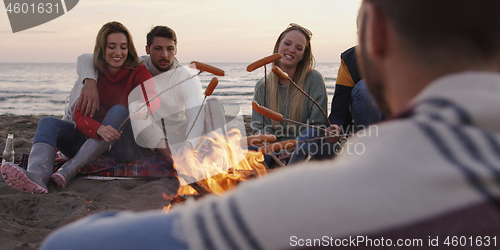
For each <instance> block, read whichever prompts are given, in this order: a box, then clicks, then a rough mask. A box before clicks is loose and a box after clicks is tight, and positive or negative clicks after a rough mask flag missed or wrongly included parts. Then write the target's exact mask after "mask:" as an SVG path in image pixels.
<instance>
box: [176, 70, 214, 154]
mask: <svg viewBox="0 0 500 250" xmlns="http://www.w3.org/2000/svg"><path fill="white" fill-rule="evenodd" d="M217 84H219V79H218V78H217V77H215V76H214V77H213V78H212V80H210V83H209V84H208V86H207V88H206V89H205V98H203V102H201V106H200V110H198V114H196V118H194V122H193V124H192V125H191V128H189V131H188V133H187V135H186V141H187V139H188V138H189V134H191V130H193V127H194V124H196V121H197V120H198V117H199V116H200V113H201V110H202V109H203V104H205V100H206V99H207V97H208V96H210V95H211V94H212V93H213V92H214V90H215V87H217ZM186 141H185V142H184V144H186ZM193 146H195V145H193ZM182 148H183V150H184V147H182ZM181 153H182V152H181Z"/></svg>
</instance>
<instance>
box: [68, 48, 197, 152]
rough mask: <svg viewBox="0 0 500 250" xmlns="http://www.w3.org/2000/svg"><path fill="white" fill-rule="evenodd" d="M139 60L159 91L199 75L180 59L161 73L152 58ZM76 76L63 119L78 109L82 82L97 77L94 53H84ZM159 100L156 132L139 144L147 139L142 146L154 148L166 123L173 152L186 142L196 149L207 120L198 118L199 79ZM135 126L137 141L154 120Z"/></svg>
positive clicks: (165, 94) (80, 57) (161, 135)
mask: <svg viewBox="0 0 500 250" xmlns="http://www.w3.org/2000/svg"><path fill="white" fill-rule="evenodd" d="M139 59H140V61H142V62H143V64H144V65H145V66H146V67H147V68H148V70H149V71H150V72H151V74H152V75H153V76H154V83H155V85H156V89H157V91H158V92H161V91H162V90H165V89H167V88H169V87H172V86H173V85H175V84H176V83H178V82H179V81H181V80H184V79H186V78H187V77H189V76H191V75H194V74H196V73H197V72H195V71H194V70H192V69H190V68H188V67H182V66H181V65H180V64H179V62H178V61H177V59H174V62H173V65H172V67H171V69H170V70H168V71H166V72H162V71H159V70H158V69H157V68H156V67H155V66H154V65H153V63H152V61H151V57H150V56H149V55H145V56H141V57H140V58H139ZM77 73H78V76H79V78H78V79H77V82H76V83H75V86H74V87H73V90H72V91H71V95H70V104H69V106H68V107H69V108H67V109H66V114H65V117H64V118H66V119H67V120H69V119H70V118H71V113H72V112H71V110H72V108H71V107H73V109H74V107H75V106H76V102H77V100H78V97H79V96H80V92H81V89H82V87H83V84H82V83H83V80H84V79H87V78H90V79H94V80H95V79H96V78H97V71H96V70H95V67H94V63H93V57H92V54H83V55H81V56H79V57H78V61H77ZM158 100H161V107H160V108H159V109H158V110H157V112H156V113H154V114H153V116H152V117H151V119H152V120H153V121H155V122H157V123H158V125H155V126H154V129H153V130H152V131H149V132H148V133H147V134H148V138H146V139H144V138H143V139H139V140H138V142H139V143H140V144H142V143H141V142H143V141H144V140H146V141H147V142H146V143H145V144H142V145H141V146H143V147H149V148H154V147H155V146H156V145H158V143H159V142H160V140H161V139H163V138H164V137H165V135H164V133H163V125H164V124H165V131H166V134H167V139H168V140H169V145H170V147H171V148H172V149H174V150H178V149H179V148H180V147H181V146H182V145H183V142H184V141H186V140H187V141H189V142H190V143H191V144H192V145H193V146H196V145H197V144H198V143H199V141H200V138H201V136H202V135H203V130H204V120H205V114H204V112H201V113H200V115H199V116H198V119H196V114H197V113H198V109H199V107H200V106H201V104H202V102H203V96H202V87H201V82H200V79H199V77H195V78H193V79H191V80H189V81H187V82H184V83H182V84H181V85H179V86H177V87H174V88H173V89H170V90H168V91H167V92H165V93H163V94H161V95H160V97H159V98H158ZM162 119H163V121H162ZM195 121H196V122H195ZM193 124H194V126H193ZM132 125H133V129H134V134H135V136H136V138H137V136H139V134H140V133H141V132H142V131H143V129H144V128H146V127H147V126H149V125H151V120H149V121H145V122H141V121H132ZM160 127H162V128H160ZM191 127H193V129H192V130H191V132H190V133H189V135H188V132H189V128H191ZM143 134H144V133H143ZM188 137H189V138H188Z"/></svg>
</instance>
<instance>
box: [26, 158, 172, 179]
mask: <svg viewBox="0 0 500 250" xmlns="http://www.w3.org/2000/svg"><path fill="white" fill-rule="evenodd" d="M28 157H29V154H24V155H23V160H22V161H21V162H20V164H19V165H20V166H21V167H22V168H24V169H26V168H27V166H28ZM65 162H66V160H64V159H61V158H59V157H56V160H55V163H54V172H55V171H57V169H59V168H60V167H61V166H62V165H63V164H64V163H65ZM78 175H87V176H89V175H90V176H106V177H175V176H176V171H175V170H174V169H173V168H172V167H171V166H169V165H168V164H166V160H165V158H164V157H163V156H161V155H154V156H151V157H147V158H143V159H139V160H137V161H134V162H130V163H116V162H114V161H112V160H111V159H109V158H108V157H106V156H100V157H99V158H97V159H96V160H95V161H94V162H93V163H92V164H90V165H89V166H86V167H84V168H82V169H80V173H79V174H78Z"/></svg>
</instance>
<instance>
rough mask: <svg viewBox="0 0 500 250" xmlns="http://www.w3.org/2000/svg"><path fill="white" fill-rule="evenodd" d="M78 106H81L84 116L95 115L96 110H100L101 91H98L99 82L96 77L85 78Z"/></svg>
mask: <svg viewBox="0 0 500 250" xmlns="http://www.w3.org/2000/svg"><path fill="white" fill-rule="evenodd" d="M76 106H77V107H79V108H80V111H81V112H82V114H83V116H90V117H94V113H95V111H96V110H99V92H98V91H97V82H96V81H95V80H94V79H90V78H87V79H85V80H84V84H83V88H82V91H81V93H80V99H79V100H78V103H77V104H76Z"/></svg>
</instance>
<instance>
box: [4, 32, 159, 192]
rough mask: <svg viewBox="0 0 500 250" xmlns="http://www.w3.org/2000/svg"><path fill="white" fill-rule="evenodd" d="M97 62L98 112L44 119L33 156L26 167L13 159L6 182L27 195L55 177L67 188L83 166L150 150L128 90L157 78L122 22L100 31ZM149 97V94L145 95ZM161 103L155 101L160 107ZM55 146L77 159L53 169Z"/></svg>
mask: <svg viewBox="0 0 500 250" xmlns="http://www.w3.org/2000/svg"><path fill="white" fill-rule="evenodd" d="M94 64H95V66H96V68H97V69H98V71H99V77H98V80H97V86H98V91H99V96H100V99H99V111H97V112H96V114H95V115H94V116H93V117H92V118H91V117H85V116H84V115H82V112H81V111H80V110H79V109H78V108H77V109H76V110H75V113H74V114H75V115H74V120H75V123H76V128H75V124H73V123H71V122H67V121H63V120H61V119H58V118H55V117H44V118H43V119H41V120H40V122H39V124H38V127H37V130H36V133H35V138H34V142H33V147H32V148H31V153H30V156H29V159H28V167H27V170H24V169H22V168H19V167H18V166H16V165H13V164H11V163H5V164H3V165H2V167H1V169H0V173H1V174H2V177H3V178H4V179H5V182H6V183H7V184H8V185H9V186H11V187H12V188H14V189H17V190H20V191H24V192H27V193H48V188H47V184H48V182H49V180H50V179H52V180H53V181H54V182H55V183H56V184H57V185H59V186H61V187H63V188H65V187H66V186H67V185H68V183H69V181H70V180H71V179H72V178H73V177H75V176H76V174H77V173H78V171H79V169H80V168H82V167H83V166H85V165H88V164H89V163H91V162H92V161H94V160H95V159H96V158H97V157H99V156H100V155H102V154H105V155H106V156H108V157H109V158H111V159H112V160H114V161H115V162H118V163H123V162H131V161H134V160H137V159H139V158H141V157H143V156H146V155H148V154H151V153H152V152H151V151H150V150H148V149H144V148H141V147H139V146H137V144H136V143H135V141H134V136H133V133H132V129H131V126H130V122H127V123H126V124H125V126H124V127H123V130H122V131H119V130H118V129H119V127H120V125H121V124H122V123H123V122H124V121H125V120H126V118H127V117H128V116H129V110H128V109H127V107H128V96H129V93H130V92H131V91H132V90H133V89H134V88H135V87H136V86H139V85H141V84H144V82H146V81H148V80H149V82H150V81H151V80H150V79H151V78H152V76H151V74H150V73H149V71H148V70H147V69H146V67H145V66H143V65H140V64H139V61H138V56H137V52H136V50H135V47H134V43H133V41H132V37H131V35H130V32H129V31H128V29H127V28H126V27H125V26H123V25H122V24H121V23H119V22H109V23H106V24H105V25H103V26H102V28H101V29H100V30H99V33H98V34H97V38H96V44H95V49H94ZM142 87H143V89H146V93H145V95H147V96H149V97H152V96H154V95H155V94H156V93H155V91H154V88H150V87H145V86H144V85H143V86H142ZM145 99H146V98H145ZM158 106H159V102H158V101H152V102H150V107H151V108H152V109H155V108H156V107H158ZM56 148H57V149H59V150H60V151H61V152H62V153H63V154H64V155H66V156H68V157H72V159H71V160H69V161H68V162H66V163H65V164H64V165H63V166H62V167H61V168H60V169H59V170H58V171H57V172H55V173H53V167H54V159H55V154H56Z"/></svg>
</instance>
